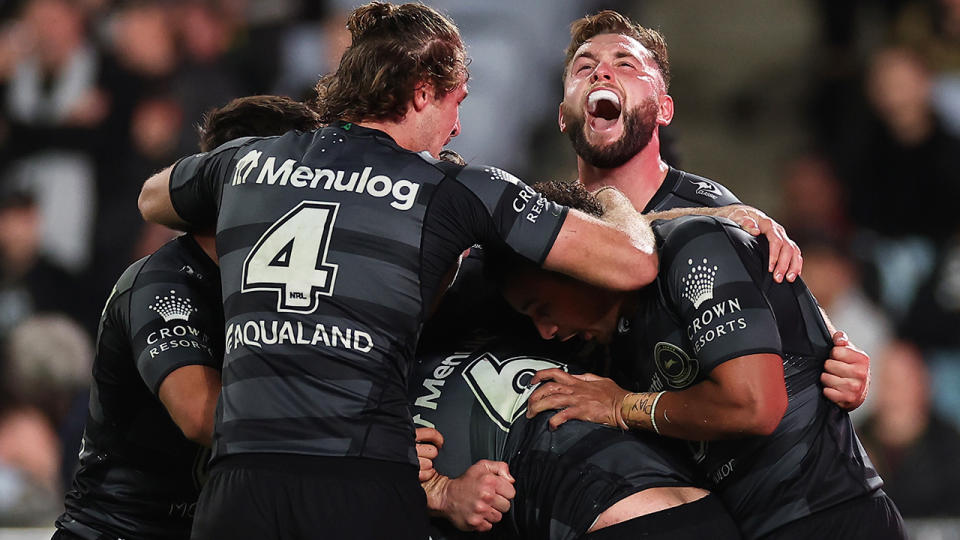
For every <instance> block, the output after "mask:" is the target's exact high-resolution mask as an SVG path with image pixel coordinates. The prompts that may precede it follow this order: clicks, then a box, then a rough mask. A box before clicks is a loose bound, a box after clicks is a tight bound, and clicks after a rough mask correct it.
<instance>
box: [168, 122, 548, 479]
mask: <svg viewBox="0 0 960 540" xmlns="http://www.w3.org/2000/svg"><path fill="white" fill-rule="evenodd" d="M194 191H195V192H196V193H200V195H198V196H196V197H194V196H193V192H194ZM171 197H172V200H173V203H174V206H175V208H176V209H177V212H178V214H180V215H181V216H182V217H184V218H185V219H187V220H188V221H190V222H191V223H193V224H194V225H198V224H199V223H198V219H194V218H198V216H199V220H202V219H203V217H204V216H209V215H214V214H215V215H217V224H216V225H217V249H218V253H219V255H220V265H221V269H222V276H223V296H224V313H225V317H226V346H225V349H226V356H225V362H224V373H223V392H222V398H221V401H220V404H219V407H218V411H217V422H216V432H215V436H214V455H215V458H216V457H219V456H223V455H228V454H242V453H281V454H283V453H287V454H304V455H312V456H331V457H337V456H352V457H361V458H373V459H381V460H387V461H393V462H403V463H411V464H415V463H416V454H415V450H414V447H413V427H412V423H411V421H410V417H409V412H408V411H407V408H406V381H407V372H408V369H409V363H410V362H411V361H412V358H413V349H414V347H415V343H416V338H417V335H418V333H419V331H420V327H421V324H422V322H423V320H424V318H425V316H426V313H425V311H426V310H425V306H430V305H432V302H433V300H434V299H435V296H436V295H437V294H438V293H439V292H440V288H441V285H440V284H441V281H442V279H443V277H444V275H445V274H446V273H447V271H448V270H449V269H450V266H451V265H452V264H453V263H454V261H456V260H457V257H458V256H459V254H460V253H461V252H462V251H463V250H464V249H465V248H467V247H469V246H470V245H472V244H474V243H477V242H506V243H507V244H508V245H510V246H511V247H512V248H513V249H515V250H516V251H519V252H521V253H523V254H525V255H526V256H527V257H528V258H530V259H532V260H534V261H537V262H541V261H542V260H543V259H544V258H545V256H546V252H547V251H549V249H550V246H551V245H552V243H553V240H554V238H555V237H556V234H557V232H558V231H559V227H560V224H561V223H562V222H563V219H564V218H565V216H566V211H565V209H563V208H561V207H558V206H556V205H554V204H553V203H549V202H548V201H546V200H545V199H542V198H541V197H539V196H538V195H537V194H536V193H535V192H534V191H533V190H532V189H530V188H528V187H527V186H525V185H523V184H522V183H521V182H519V181H517V180H516V179H515V178H513V177H512V176H510V175H509V174H507V173H505V172H503V171H500V170H499V169H495V168H492V167H462V166H457V165H452V164H448V163H445V162H441V161H438V160H435V159H433V158H431V157H430V156H429V155H427V154H426V153H415V152H411V151H409V150H406V149H404V148H402V147H400V146H399V145H397V143H396V142H394V140H393V139H392V138H390V137H389V136H388V135H387V134H386V133H384V132H381V131H378V130H374V129H369V128H365V127H361V126H357V125H355V124H350V123H343V122H340V123H337V124H335V125H331V126H328V127H325V128H323V129H321V130H318V131H314V132H306V133H301V132H296V131H293V132H288V133H286V134H285V135H283V136H281V137H272V138H251V139H245V140H239V141H234V142H231V143H227V144H225V145H223V146H221V147H220V148H218V149H216V150H214V151H212V152H210V153H208V154H200V155H197V156H193V157H190V158H185V159H184V160H181V162H179V163H178V165H177V166H175V167H174V170H173V172H172V173H171ZM214 206H216V208H212V207H214Z"/></svg>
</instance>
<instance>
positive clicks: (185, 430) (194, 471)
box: [54, 96, 319, 540]
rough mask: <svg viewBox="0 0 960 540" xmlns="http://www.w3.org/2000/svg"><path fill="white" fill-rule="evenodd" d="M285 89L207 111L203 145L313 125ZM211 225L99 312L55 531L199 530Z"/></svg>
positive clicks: (215, 338)
mask: <svg viewBox="0 0 960 540" xmlns="http://www.w3.org/2000/svg"><path fill="white" fill-rule="evenodd" d="M318 122H319V118H318V116H317V114H316V113H314V112H313V111H312V110H311V109H310V108H308V107H307V106H306V105H304V104H302V103H299V102H296V101H293V100H290V99H288V98H281V97H276V96H253V97H249V98H241V99H237V100H234V101H232V102H230V103H229V104H227V105H226V106H224V107H222V108H219V109H214V110H212V111H210V112H209V113H207V115H206V116H205V118H204V123H203V127H202V128H201V133H200V135H201V141H200V149H201V150H203V151H208V150H211V149H213V148H216V147H217V146H219V145H220V144H222V143H224V142H226V141H229V140H231V139H233V138H236V137H239V136H244V135H253V134H259V135H276V134H281V133H285V132H287V131H289V130H291V129H299V130H309V129H315V128H316V127H317V125H318ZM216 260H217V257H216V252H215V250H214V245H213V236H212V235H190V234H187V235H183V236H181V237H179V238H176V239H175V240H172V241H171V242H169V243H167V244H166V245H164V246H163V247H161V248H160V249H158V250H157V251H156V252H155V253H153V254H151V255H148V256H147V257H145V258H143V259H141V260H139V261H137V262H135V263H134V264H132V265H131V266H130V267H129V268H128V269H127V270H126V271H125V272H124V273H123V275H122V276H121V277H120V279H119V280H118V281H117V284H116V286H115V287H114V288H113V292H112V293H111V295H110V298H109V299H108V300H107V303H106V307H105V308H104V311H103V315H102V316H101V319H100V329H99V332H98V336H97V353H96V358H95V360H94V366H93V383H92V387H91V392H90V393H91V399H90V408H89V413H88V417H87V425H86V429H85V430H84V434H83V442H82V446H81V449H80V468H79V469H78V471H77V473H76V475H75V477H74V482H73V488H72V489H71V490H70V491H69V492H68V493H67V496H66V502H65V506H66V511H65V512H64V513H63V515H61V516H60V517H59V518H58V519H57V522H56V527H57V529H58V530H57V532H56V533H55V534H54V538H65V539H84V540H100V539H103V538H144V539H150V538H156V539H170V538H184V539H185V538H189V536H190V527H191V525H192V522H193V513H194V510H195V507H196V501H197V496H198V494H199V493H200V484H201V482H202V481H203V479H204V478H205V475H206V468H207V464H206V462H207V460H208V459H209V456H210V452H209V449H208V448H207V447H209V446H210V442H211V436H212V433H213V414H214V408H215V406H216V401H217V396H218V395H219V393H220V366H221V364H222V362H223V315H222V313H223V308H222V302H221V299H220V281H219V270H218V268H217V265H216V262H215V261H216Z"/></svg>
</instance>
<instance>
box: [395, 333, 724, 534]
mask: <svg viewBox="0 0 960 540" xmlns="http://www.w3.org/2000/svg"><path fill="white" fill-rule="evenodd" d="M564 345H565V344H560V343H557V342H544V341H542V340H540V339H538V338H536V337H531V336H529V335H522V334H517V333H514V334H500V335H498V336H496V337H488V336H485V335H483V334H482V333H481V334H480V336H478V338H477V339H475V340H466V341H464V342H462V343H460V344H459V346H458V347H457V348H456V349H451V350H448V351H447V352H439V351H438V352H435V353H430V354H420V355H418V359H417V364H416V367H415V370H414V375H413V377H412V379H411V384H410V394H409V400H410V407H411V410H412V412H413V414H414V421H415V422H416V423H417V424H418V425H420V426H427V427H429V428H434V429H437V430H439V431H440V432H441V433H443V437H442V440H440V439H434V440H435V443H436V444H437V445H438V446H440V447H441V449H440V451H439V454H438V455H434V456H433V458H432V462H433V465H434V469H435V471H437V472H438V473H439V474H436V475H435V476H433V477H431V478H429V479H427V481H426V482H425V484H424V489H425V490H426V492H427V499H428V502H429V506H430V508H431V509H432V510H434V511H435V512H436V513H438V514H439V515H441V516H444V517H446V518H448V519H449V520H450V521H451V522H452V523H453V524H454V525H455V526H456V527H458V528H460V529H470V530H489V529H490V528H492V526H493V524H494V523H497V522H499V521H500V520H501V517H502V518H503V522H502V523H500V524H499V525H498V526H497V527H496V529H495V530H494V534H495V536H496V537H513V538H528V539H534V538H544V539H546V538H549V539H552V540H565V539H571V540H572V539H575V538H581V537H584V536H583V535H585V534H587V533H588V532H590V533H591V534H588V535H587V536H586V538H591V539H592V538H640V537H642V538H650V539H656V538H672V539H685V538H689V539H691V540H692V539H700V538H717V539H726V538H740V533H739V530H738V529H737V526H736V523H734V522H733V520H732V518H731V517H730V515H729V514H728V513H727V511H726V510H725V509H724V508H723V505H722V503H721V502H720V501H719V499H718V498H717V497H716V496H712V495H708V493H707V491H705V490H703V489H700V488H698V487H695V486H696V483H695V481H694V478H695V477H696V473H695V472H694V470H693V468H692V465H691V463H690V462H689V460H688V459H687V458H686V457H685V456H684V454H683V452H682V448H680V447H679V443H678V441H672V440H669V439H664V438H661V437H657V436H656V435H654V434H652V433H651V434H631V433H624V432H622V431H620V430H619V429H611V428H609V427H607V426H602V425H599V424H594V423H590V422H579V421H572V422H569V423H567V424H566V425H564V426H563V427H562V428H561V429H559V430H551V429H549V428H548V423H547V422H548V420H549V418H550V414H549V413H542V414H540V415H538V416H537V417H535V418H533V419H527V418H526V417H525V416H524V411H525V410H526V401H527V397H528V396H529V395H530V393H531V392H532V391H533V388H531V387H529V386H528V385H527V383H528V382H529V381H530V379H531V378H532V377H533V374H534V373H535V372H536V371H537V370H540V369H544V368H547V367H553V368H559V369H562V370H564V371H568V370H570V371H572V372H575V371H573V370H575V369H576V368H574V367H573V366H567V365H566V364H565V363H563V362H562V361H563V360H564V359H566V358H568V357H569V356H570V354H571V349H570V348H569V347H566V346H564ZM454 350H457V351H460V352H452V351H454ZM491 471H492V473H491ZM507 471H509V472H507ZM483 474H487V475H489V476H490V478H488V479H487V482H486V484H485V485H484V484H482V483H480V482H477V480H476V477H477V476H479V475H483ZM470 482H473V483H478V484H480V490H479V491H481V492H482V491H484V490H485V491H486V492H487V494H488V499H489V503H488V506H489V507H488V508H485V509H483V510H482V511H477V512H476V515H473V516H469V517H468V518H464V517H462V516H463V515H464V514H465V512H464V509H467V510H472V509H473V508H475V506H474V505H477V504H478V502H479V503H480V505H481V506H483V504H484V501H483V499H482V498H481V497H475V498H471V495H472V492H471V491H469V490H470V487H469V486H467V487H464V486H463V485H459V486H458V485H455V484H457V483H460V484H464V483H470ZM464 490H467V493H466V495H465V494H464ZM514 495H515V496H514ZM511 499H512V503H511ZM507 510H509V512H508V511H507ZM641 516H643V517H641ZM470 518H472V521H471V520H470ZM436 525H437V527H438V531H436V532H434V533H433V534H432V535H431V536H432V537H433V538H434V539H435V540H438V539H439V538H441V537H443V538H453V537H457V536H459V534H458V533H457V531H455V530H454V529H453V528H452V527H450V526H449V525H447V526H444V524H443V523H442V522H439V521H438V522H436Z"/></svg>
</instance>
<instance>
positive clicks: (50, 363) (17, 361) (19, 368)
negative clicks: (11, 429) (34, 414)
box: [4, 315, 93, 486]
mask: <svg viewBox="0 0 960 540" xmlns="http://www.w3.org/2000/svg"><path fill="white" fill-rule="evenodd" d="M6 353H7V355H6V362H7V365H6V369H5V370H4V379H5V380H7V381H11V384H9V386H8V388H7V392H8V393H9V394H10V395H11V396H12V398H13V399H14V400H16V402H18V403H22V404H24V405H25V406H28V407H33V408H35V409H37V410H39V411H42V412H43V414H44V415H45V416H46V418H47V419H48V420H49V421H50V423H51V425H52V426H53V427H54V429H55V431H56V433H57V438H58V444H59V445H60V451H59V455H60V456H61V462H60V464H59V466H58V467H56V468H55V469H56V471H55V474H56V475H57V478H58V485H60V486H65V485H69V481H70V479H71V478H72V477H73V472H74V469H75V468H76V465H77V459H78V451H79V448H80V440H81V437H82V434H83V426H84V424H85V422H86V415H87V401H88V389H89V386H90V377H91V369H92V366H93V343H92V341H91V339H90V338H89V337H88V336H87V334H86V333H84V331H83V330H82V329H81V328H80V327H79V326H78V325H77V324H76V323H74V322H73V321H71V320H70V319H68V318H66V317H64V316H61V315H41V316H35V317H32V318H30V319H27V320H26V321H24V322H22V323H21V324H19V325H18V326H17V327H16V328H14V329H13V331H11V333H10V336H9V338H8V340H7V346H6Z"/></svg>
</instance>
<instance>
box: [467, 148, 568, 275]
mask: <svg viewBox="0 0 960 540" xmlns="http://www.w3.org/2000/svg"><path fill="white" fill-rule="evenodd" d="M456 179H457V181H458V182H459V183H460V184H461V185H463V186H464V187H466V188H467V189H468V190H469V191H470V192H471V193H472V194H473V195H474V196H475V197H476V199H475V200H473V201H471V200H470V199H467V198H461V199H459V201H458V202H459V203H460V204H470V203H475V202H476V201H479V203H481V204H482V205H483V211H482V212H480V213H479V215H482V216H484V217H485V218H486V219H487V220H489V221H490V223H491V224H492V228H489V227H485V226H483V225H479V224H478V225H479V226H478V227H476V230H479V231H492V232H493V233H494V234H495V235H496V236H497V238H496V239H494V238H479V239H477V240H479V241H480V242H481V243H482V242H484V241H494V240H500V241H503V242H505V243H506V244H507V245H508V246H510V248H511V249H513V250H514V251H516V252H517V253H519V254H520V255H522V256H524V257H526V258H528V259H530V260H531V261H534V262H535V263H537V264H541V265H542V264H543V261H544V259H546V258H547V254H548V253H549V252H550V249H551V248H552V247H553V243H554V241H555V240H556V239H557V235H558V234H559V233H560V227H561V226H563V222H564V220H565V219H566V217H567V212H568V209H567V208H566V207H565V206H562V205H559V204H556V203H554V202H551V201H549V200H547V199H546V198H545V197H543V196H542V195H540V194H539V193H537V192H536V191H535V190H534V189H533V188H531V187H530V186H528V185H526V184H524V183H523V182H521V181H520V180H519V179H518V178H517V177H515V176H513V175H512V174H510V173H508V172H506V171H503V170H501V169H498V168H496V167H488V166H477V167H466V168H464V169H463V170H462V171H460V174H458V175H457V177H456ZM451 200H452V201H457V199H451ZM455 211H456V212H458V213H460V214H461V215H471V214H473V215H478V213H477V212H467V211H458V210H455Z"/></svg>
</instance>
